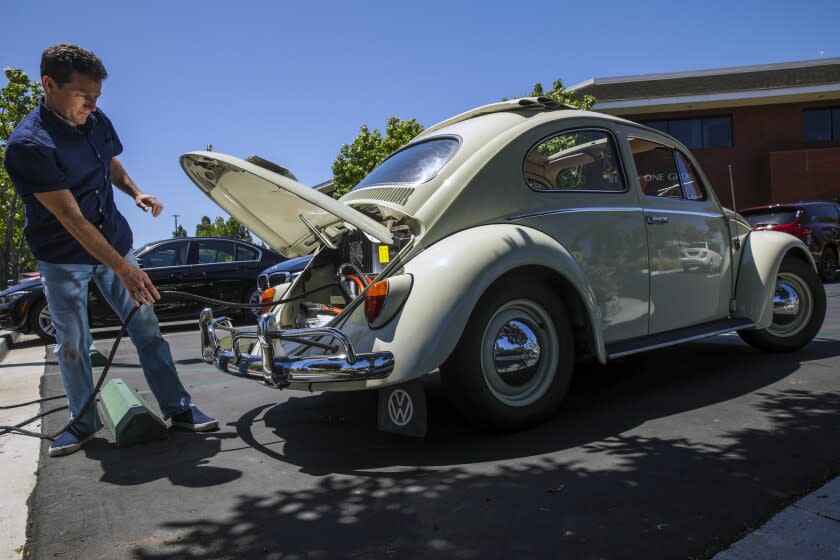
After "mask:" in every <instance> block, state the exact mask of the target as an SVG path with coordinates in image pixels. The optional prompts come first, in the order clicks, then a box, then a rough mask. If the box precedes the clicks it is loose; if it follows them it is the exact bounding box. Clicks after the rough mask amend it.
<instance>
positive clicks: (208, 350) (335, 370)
mask: <svg viewBox="0 0 840 560" xmlns="http://www.w3.org/2000/svg"><path fill="white" fill-rule="evenodd" d="M199 327H200V329H201V357H202V358H204V361H205V362H207V363H209V364H214V365H215V366H216V367H217V368H218V369H220V370H221V371H223V372H225V373H230V374H233V375H237V376H240V377H251V378H254V379H259V380H261V381H265V382H266V383H267V384H269V385H272V386H274V387H277V388H279V389H282V388H284V387H287V386H289V385H290V384H291V383H298V382H300V383H334V382H336V381H360V380H366V379H381V378H383V377H387V376H388V375H389V374H390V373H391V372H392V371H393V369H394V355H393V354H392V353H391V352H372V353H369V354H357V353H356V352H355V351H354V350H353V344H352V343H351V342H350V339H348V338H347V337H346V336H345V335H344V333H342V332H341V331H340V330H338V329H334V328H331V327H320V328H311V329H285V330H283V329H277V325H276V322H275V319H274V315H272V314H270V313H265V314H263V315H262V316H261V317H260V318H259V319H258V321H257V329H256V330H245V329H235V328H233V325H232V324H231V321H230V319H228V318H227V317H219V318H218V319H214V318H213V312H212V311H211V310H210V309H209V308H208V309H203V310H202V311H201V316H200V318H199ZM219 331H223V332H226V333H228V334H227V336H223V337H221V338H222V339H224V338H228V337H230V339H231V347H230V350H227V349H223V348H222V346H221V344H220V342H219V341H220V338H219V336H218V335H217V332H219ZM275 340H286V341H290V342H296V343H299V344H301V345H302V348H303V349H307V348H313V347H314V348H321V349H323V350H325V351H327V352H329V353H328V354H324V355H317V356H313V355H309V354H306V355H281V356H278V355H275V352H274V344H273V341H275ZM243 341H246V342H247V341H251V342H257V343H259V345H260V349H261V351H262V355H256V354H247V353H243V352H242V351H241V350H240V342H243ZM336 342H337V343H338V346H340V347H341V349H342V350H343V353H336V352H337V350H338V349H337V348H336V345H335V344H336Z"/></svg>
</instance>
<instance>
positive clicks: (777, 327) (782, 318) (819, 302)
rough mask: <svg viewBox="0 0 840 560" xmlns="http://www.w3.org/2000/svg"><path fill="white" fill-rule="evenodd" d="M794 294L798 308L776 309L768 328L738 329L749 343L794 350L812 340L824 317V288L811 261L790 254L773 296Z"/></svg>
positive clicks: (778, 349) (768, 348) (771, 350)
mask: <svg viewBox="0 0 840 560" xmlns="http://www.w3.org/2000/svg"><path fill="white" fill-rule="evenodd" d="M785 294H787V295H791V294H794V295H795V296H796V298H797V300H796V301H797V303H796V308H795V310H793V311H792V312H791V311H787V310H786V309H785V308H784V307H781V306H780V307H779V309H778V311H777V310H776V309H775V308H774V310H773V322H772V323H770V326H769V327H767V328H766V329H760V330H759V329H751V330H741V331H738V335H740V337H741V338H742V339H743V340H744V342H746V343H747V344H749V345H750V346H753V347H755V348H758V349H759V350H764V351H765V352H791V351H793V350H798V349H800V348H802V347H803V346H805V345H806V344H808V343H809V342H811V340H813V338H814V337H815V336H817V333H818V332H819V330H820V327H822V324H823V319H825V288H823V285H822V282H820V278H819V276H817V273H816V272H815V271H814V269H813V268H812V267H811V265H810V264H808V263H806V262H804V261H802V260H800V259H797V258H792V257H788V258H786V259H785V260H784V261H782V265H781V266H780V267H779V273H778V274H777V276H776V287H775V292H774V300H775V299H776V297H777V296H779V297H783V296H784V295H785Z"/></svg>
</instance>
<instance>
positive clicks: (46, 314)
mask: <svg viewBox="0 0 840 560" xmlns="http://www.w3.org/2000/svg"><path fill="white" fill-rule="evenodd" d="M38 326H39V327H40V328H41V330H42V331H44V332H45V333H47V334H48V335H50V336H55V325H53V321H52V315H50V306H49V305H46V306H44V308H43V309H42V310H41V312H40V313H38Z"/></svg>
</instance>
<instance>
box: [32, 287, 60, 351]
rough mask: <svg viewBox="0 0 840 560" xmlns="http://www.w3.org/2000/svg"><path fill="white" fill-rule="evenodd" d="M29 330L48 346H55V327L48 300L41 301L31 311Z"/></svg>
mask: <svg viewBox="0 0 840 560" xmlns="http://www.w3.org/2000/svg"><path fill="white" fill-rule="evenodd" d="M29 328H30V329H31V330H32V332H34V333H35V334H37V335H38V336H39V337H40V338H41V340H43V341H44V342H46V343H47V344H55V325H54V324H53V322H52V316H51V315H50V308H49V306H48V305H47V300H46V299H43V298H42V299H39V300H38V301H36V302H35V304H34V305H33V306H32V308H31V309H30V310H29Z"/></svg>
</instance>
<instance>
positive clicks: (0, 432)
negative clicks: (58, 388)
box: [0, 307, 140, 441]
mask: <svg viewBox="0 0 840 560" xmlns="http://www.w3.org/2000/svg"><path fill="white" fill-rule="evenodd" d="M138 309H140V308H139V307H135V308H134V309H132V310H131V313H129V314H128V317H126V319H125V323H123V326H122V328H121V329H120V334H118V335H117V339H116V340H114V345H113V346H112V347H111V353H110V354H108V359H107V360H106V361H105V367H103V368H102V373H101V374H100V375H99V381H97V382H96V387H94V388H93V391H91V393H90V395H89V396H88V398H87V400H86V401H85V404H84V406H82V408H81V410H80V411H79V414H78V416H76V417H75V418H73V419H71V420H70V421H69V422H68V423H67V424H65V425H64V427H62V428H61V429H60V430H58V431H57V432H56V433H54V434H39V433H37V432H31V431H29V430H24V429H22V428H23V426H26V425H27V424H31V423H32V422H34V421H35V420H38V419H40V418H43V417H44V416H47V415H49V414H52V413H53V412H58V411H60V410H64V409H66V408H67V406H66V405H65V406H59V407H56V408H51V409H50V410H47V411H45V412H42V413H41V414H38V415H36V416H33V417H32V418H29V419H28V420H24V421H23V422H21V423H19V424H15V425H14V426H0V436H4V435H6V434H10V433H16V434H21V435H25V436H31V437H36V438H39V439H48V440H50V441H53V440H54V439H55V438H57V437H58V436H60V435H61V434H63V433H64V432H66V431H67V430H68V429H69V428H70V427H71V426H73V424H75V423H76V422H78V421H79V418H81V417H82V416H84V414H85V412H87V410H88V409H89V408H90V405H91V404H93V401H94V399H95V398H96V395H97V394H99V388H100V387H102V383H103V382H104V381H105V376H106V375H108V370H109V369H111V362H113V361H114V355H115V354H116V353H117V348H119V346H120V341H121V340H122V337H123V336H125V333H126V330H127V329H128V324H129V323H130V322H131V319H132V318H133V317H134V314H135V313H137V310H138ZM60 396H63V395H58V396H56V397H47V398H45V399H39V400H38V401H32V402H41V401H46V400H52V399H55V398H57V397H60ZM24 404H31V402H30V403H23V404H18V405H14V406H10V407H8V408H15V407H18V406H23V405H24Z"/></svg>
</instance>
